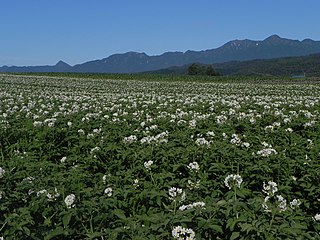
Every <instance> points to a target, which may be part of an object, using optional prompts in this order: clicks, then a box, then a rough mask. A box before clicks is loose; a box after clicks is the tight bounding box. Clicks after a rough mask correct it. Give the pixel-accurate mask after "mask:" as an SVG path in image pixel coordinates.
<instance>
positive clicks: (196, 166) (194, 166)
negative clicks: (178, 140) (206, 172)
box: [187, 162, 200, 172]
mask: <svg viewBox="0 0 320 240" xmlns="http://www.w3.org/2000/svg"><path fill="white" fill-rule="evenodd" d="M187 168H188V169H189V170H190V171H191V172H193V171H194V172H198V171H199V169H200V167H199V164H198V163H197V162H192V163H189V165H188V167H187Z"/></svg>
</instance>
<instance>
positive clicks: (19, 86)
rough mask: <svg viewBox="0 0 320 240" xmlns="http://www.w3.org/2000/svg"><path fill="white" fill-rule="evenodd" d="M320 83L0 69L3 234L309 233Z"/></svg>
mask: <svg viewBox="0 0 320 240" xmlns="http://www.w3.org/2000/svg"><path fill="white" fill-rule="evenodd" d="M319 111H320V85H318V84H316V83H313V84H303V83H300V84H281V83H279V82H277V84H272V81H267V82H264V83H259V84H256V83H254V81H251V83H248V82H247V83H245V82H241V81H237V82H236V83H217V82H216V83H213V82H212V83H208V82H207V83H200V82H176V81H170V82H168V81H139V80H108V79H103V80H102V79H91V78H78V77H77V78H70V77H62V76H50V77H49V76H23V75H0V238H1V237H2V238H3V239H6V240H7V239H320V233H319V231H320V210H319V206H320V188H319V185H320V171H319V170H320V134H319V132H320V123H319V118H320V112H319Z"/></svg>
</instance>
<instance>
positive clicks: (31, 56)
mask: <svg viewBox="0 0 320 240" xmlns="http://www.w3.org/2000/svg"><path fill="white" fill-rule="evenodd" d="M0 9H1V14H0V24H1V28H0V31H1V34H0V66H2V65H17V66H24V65H54V64H55V63H56V62H58V61H59V60H63V61H65V62H67V63H69V64H71V65H74V64H77V63H83V62H86V61H89V60H95V59H101V58H105V57H107V56H109V55H111V54H114V53H124V52H128V51H137V52H145V53H147V54H148V55H158V54H161V53H163V52H166V51H186V50H205V49H212V48H217V47H220V46H221V45H223V44H224V43H226V42H228V41H230V40H234V39H246V38H247V39H252V40H263V39H265V38H267V37H268V36H270V35H272V34H278V35H279V36H281V37H285V38H291V39H298V40H303V39H305V38H311V39H314V40H320V30H319V27H318V25H319V23H320V14H319V9H320V1H318V0H303V1H302V0H268V1H267V0H197V1H195V0H157V1H156V0H90V1H89V0H0Z"/></svg>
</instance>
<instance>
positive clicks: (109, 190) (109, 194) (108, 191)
mask: <svg viewBox="0 0 320 240" xmlns="http://www.w3.org/2000/svg"><path fill="white" fill-rule="evenodd" d="M112 191H113V190H112V188H111V187H107V188H106V189H105V190H104V194H106V195H107V196H108V197H111V196H112Z"/></svg>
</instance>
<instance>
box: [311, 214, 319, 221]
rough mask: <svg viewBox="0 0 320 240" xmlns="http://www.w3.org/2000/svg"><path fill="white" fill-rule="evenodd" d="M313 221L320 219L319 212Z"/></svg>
mask: <svg viewBox="0 0 320 240" xmlns="http://www.w3.org/2000/svg"><path fill="white" fill-rule="evenodd" d="M312 219H313V221H320V214H319V213H317V214H316V215H314V217H312Z"/></svg>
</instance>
